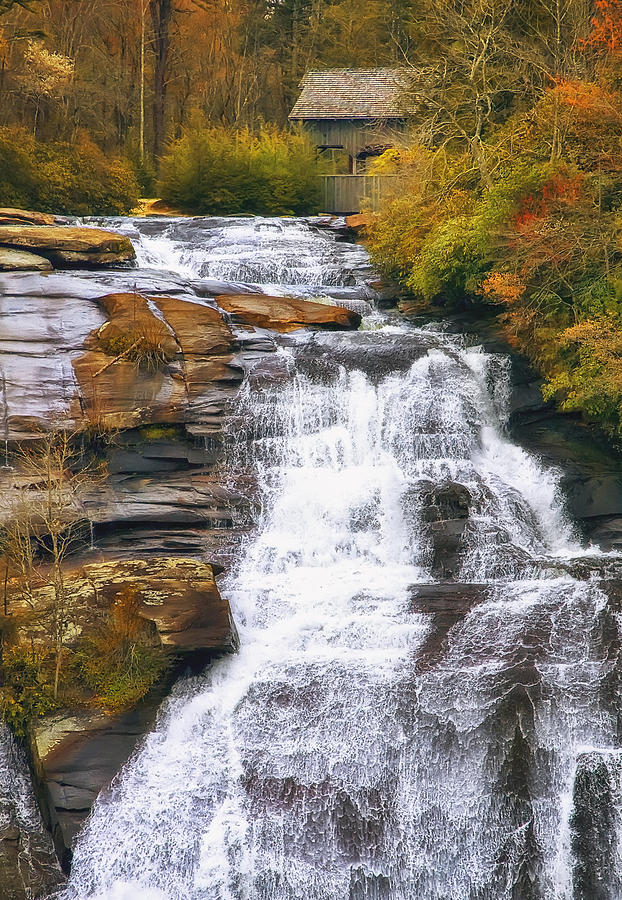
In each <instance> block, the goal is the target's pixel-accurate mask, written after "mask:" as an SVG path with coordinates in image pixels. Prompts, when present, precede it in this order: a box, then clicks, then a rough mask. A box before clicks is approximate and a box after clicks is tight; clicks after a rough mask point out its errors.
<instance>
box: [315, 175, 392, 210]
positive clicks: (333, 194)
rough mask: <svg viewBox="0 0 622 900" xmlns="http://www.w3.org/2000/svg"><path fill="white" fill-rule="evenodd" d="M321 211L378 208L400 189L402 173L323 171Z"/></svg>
mask: <svg viewBox="0 0 622 900" xmlns="http://www.w3.org/2000/svg"><path fill="white" fill-rule="evenodd" d="M321 178H322V198H323V204H322V212H326V213H335V214H337V215H348V214H349V213H357V212H361V210H371V211H372V212H376V211H377V210H378V209H379V208H380V205H381V204H382V202H383V201H384V200H388V199H390V198H391V197H392V196H394V195H395V193H396V191H397V190H399V179H400V176H399V175H322V176H321Z"/></svg>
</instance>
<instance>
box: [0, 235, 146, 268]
mask: <svg viewBox="0 0 622 900" xmlns="http://www.w3.org/2000/svg"><path fill="white" fill-rule="evenodd" d="M0 247H7V248H9V249H13V250H25V251H28V252H33V253H36V254H37V255H39V256H42V257H45V259H47V260H49V262H50V263H51V264H52V265H53V266H55V267H56V268H59V269H69V268H79V267H85V268H89V267H99V266H106V265H118V264H119V263H124V262H131V261H132V260H134V258H135V256H136V254H135V252H134V248H133V246H132V242H131V241H130V240H129V238H126V237H124V236H122V235H118V234H114V233H113V232H111V231H104V230H103V229H100V228H77V227H71V226H67V225H47V224H46V225H0Z"/></svg>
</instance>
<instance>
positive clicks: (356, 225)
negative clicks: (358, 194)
mask: <svg viewBox="0 0 622 900" xmlns="http://www.w3.org/2000/svg"><path fill="white" fill-rule="evenodd" d="M370 224H371V216H370V215H368V214H367V213H356V214H355V215H353V216H346V226H347V227H348V228H349V229H350V231H353V232H354V233H355V234H360V232H361V231H365V229H366V228H368V227H369V225H370Z"/></svg>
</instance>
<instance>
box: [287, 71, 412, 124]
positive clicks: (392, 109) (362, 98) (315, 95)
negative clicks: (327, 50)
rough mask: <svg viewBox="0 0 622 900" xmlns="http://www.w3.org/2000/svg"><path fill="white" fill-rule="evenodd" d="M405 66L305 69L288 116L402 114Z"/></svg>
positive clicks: (315, 117)
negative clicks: (392, 67) (296, 98)
mask: <svg viewBox="0 0 622 900" xmlns="http://www.w3.org/2000/svg"><path fill="white" fill-rule="evenodd" d="M406 83H407V70H406V69H323V70H316V71H312V72H307V74H306V75H305V77H304V78H303V79H302V81H301V82H300V87H301V89H302V92H301V94H300V97H299V98H298V101H297V103H296V105H295V106H294V108H293V109H292V111H291V113H290V114H289V118H290V119H391V118H400V117H402V116H403V115H404V102H403V98H402V92H403V90H404V88H405V86H406Z"/></svg>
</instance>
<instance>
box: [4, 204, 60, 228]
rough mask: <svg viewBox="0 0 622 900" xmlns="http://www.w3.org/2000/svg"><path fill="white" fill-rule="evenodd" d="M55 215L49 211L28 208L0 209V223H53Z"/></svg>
mask: <svg viewBox="0 0 622 900" xmlns="http://www.w3.org/2000/svg"><path fill="white" fill-rule="evenodd" d="M55 224H56V217H55V216H53V215H52V214H51V213H42V212H33V211H32V210H30V209H12V208H10V207H8V208H7V207H3V208H1V209H0V225H55Z"/></svg>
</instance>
